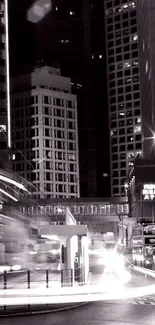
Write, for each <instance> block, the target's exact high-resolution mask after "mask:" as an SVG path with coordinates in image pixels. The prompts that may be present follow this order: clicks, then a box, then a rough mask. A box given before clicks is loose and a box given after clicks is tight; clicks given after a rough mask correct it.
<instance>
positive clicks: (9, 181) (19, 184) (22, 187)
mask: <svg viewBox="0 0 155 325" xmlns="http://www.w3.org/2000/svg"><path fill="white" fill-rule="evenodd" d="M0 180H2V181H4V182H6V183H10V184H12V185H15V186H16V187H18V188H20V189H22V190H23V191H27V189H26V188H25V186H24V185H23V184H21V183H18V182H16V181H14V180H13V179H11V178H9V177H6V176H3V175H1V174H0Z"/></svg>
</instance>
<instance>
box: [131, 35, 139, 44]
mask: <svg viewBox="0 0 155 325" xmlns="http://www.w3.org/2000/svg"><path fill="white" fill-rule="evenodd" d="M131 40H132V42H135V41H137V40H138V35H137V34H135V35H133V36H132V37H131Z"/></svg>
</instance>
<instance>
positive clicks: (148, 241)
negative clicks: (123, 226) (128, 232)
mask: <svg viewBox="0 0 155 325" xmlns="http://www.w3.org/2000/svg"><path fill="white" fill-rule="evenodd" d="M145 245H153V246H154V245H155V237H145Z"/></svg>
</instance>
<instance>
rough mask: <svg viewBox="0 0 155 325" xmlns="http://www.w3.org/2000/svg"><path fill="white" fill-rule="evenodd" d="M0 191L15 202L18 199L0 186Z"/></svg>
mask: <svg viewBox="0 0 155 325" xmlns="http://www.w3.org/2000/svg"><path fill="white" fill-rule="evenodd" d="M0 192H1V193H2V194H4V195H6V196H8V197H9V198H10V199H12V200H13V201H15V202H17V201H18V200H17V199H16V198H15V197H14V196H12V195H11V194H9V193H8V192H6V191H4V190H2V189H1V188H0Z"/></svg>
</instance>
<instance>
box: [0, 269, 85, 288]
mask: <svg viewBox="0 0 155 325" xmlns="http://www.w3.org/2000/svg"><path fill="white" fill-rule="evenodd" d="M80 279H81V270H80V268H76V269H75V270H74V272H73V269H63V270H61V271H57V272H53V270H50V269H48V270H41V269H38V270H25V271H17V272H7V271H4V273H3V274H1V275H0V290H2V289H4V290H7V289H35V288H36V289H37V288H52V287H56V286H58V287H61V286H62V287H63V286H73V283H77V284H79V283H80Z"/></svg>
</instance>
